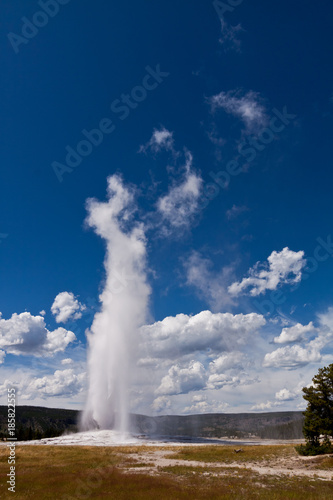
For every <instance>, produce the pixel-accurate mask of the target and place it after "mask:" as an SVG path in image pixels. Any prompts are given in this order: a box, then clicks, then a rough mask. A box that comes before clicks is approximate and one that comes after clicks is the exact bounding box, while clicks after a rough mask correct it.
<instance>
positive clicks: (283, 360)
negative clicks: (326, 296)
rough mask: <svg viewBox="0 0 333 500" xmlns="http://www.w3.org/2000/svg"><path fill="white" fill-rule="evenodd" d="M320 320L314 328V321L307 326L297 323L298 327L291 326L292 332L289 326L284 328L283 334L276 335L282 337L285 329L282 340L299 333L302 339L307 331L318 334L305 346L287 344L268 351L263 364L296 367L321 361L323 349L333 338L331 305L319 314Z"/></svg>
mask: <svg viewBox="0 0 333 500" xmlns="http://www.w3.org/2000/svg"><path fill="white" fill-rule="evenodd" d="M318 321H319V326H318V327H317V328H314V327H313V324H312V322H310V323H309V324H308V325H305V326H303V325H296V326H297V328H296V327H291V333H290V331H289V332H288V330H290V329H289V328H285V329H283V330H282V333H281V335H280V336H279V337H276V339H280V338H281V336H282V334H283V332H284V331H285V333H284V334H283V336H282V340H284V341H286V339H290V338H294V337H296V336H297V335H298V334H299V336H298V340H300V338H301V337H303V335H304V334H305V333H308V332H312V331H316V332H317V333H318V334H317V336H316V337H315V338H314V339H313V340H311V341H310V342H309V343H308V344H306V345H305V346H304V347H303V346H302V345H300V344H295V345H293V346H288V345H287V346H285V347H280V348H278V349H276V350H275V351H273V352H270V353H267V354H266V355H265V358H264V362H263V366H265V367H275V368H286V369H295V368H298V367H302V366H305V365H307V364H309V363H318V362H320V361H321V360H322V355H321V350H322V349H323V348H324V347H325V346H327V345H328V344H329V343H330V342H332V340H333V308H332V307H330V308H329V309H328V310H327V311H326V312H325V313H321V314H318ZM292 328H294V330H292ZM276 339H274V340H276ZM288 342H289V340H288Z"/></svg>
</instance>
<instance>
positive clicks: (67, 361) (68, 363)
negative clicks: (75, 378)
mask: <svg viewBox="0 0 333 500" xmlns="http://www.w3.org/2000/svg"><path fill="white" fill-rule="evenodd" d="M72 363H73V360H72V359H71V358H66V359H63V360H62V361H61V364H62V365H71V364H72Z"/></svg>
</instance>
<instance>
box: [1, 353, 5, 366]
mask: <svg viewBox="0 0 333 500" xmlns="http://www.w3.org/2000/svg"><path fill="white" fill-rule="evenodd" d="M5 356H6V353H5V351H1V350H0V365H1V364H2V363H3V362H4V359H5Z"/></svg>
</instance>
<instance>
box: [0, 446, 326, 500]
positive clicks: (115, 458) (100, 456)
mask: <svg viewBox="0 0 333 500" xmlns="http://www.w3.org/2000/svg"><path fill="white" fill-rule="evenodd" d="M189 448H190V447H184V448H183V447H180V448H179V449H178V450H177V453H178V455H179V456H180V455H181V456H182V457H183V458H184V456H189V454H191V455H193V454H195V460H197V461H198V460H200V461H202V462H203V463H202V467H188V466H186V465H177V461H175V462H174V464H175V465H171V466H170V465H169V466H168V467H155V468H154V475H152V473H151V472H149V471H147V470H145V468H144V467H145V463H146V464H147V462H149V461H150V462H151V455H152V452H153V451H154V448H146V447H119V448H112V447H81V446H77V447H74V446H73V447H70V446H63V447H61V446H54V447H52V446H22V447H19V446H18V447H17V463H16V472H17V483H16V493H15V494H13V493H10V492H8V491H7V485H6V482H5V481H6V479H4V478H5V476H6V474H7V472H8V463H7V456H8V455H7V449H6V447H0V457H1V464H0V471H1V478H2V479H1V483H0V497H1V499H6V498H15V499H20V500H21V499H22V500H28V499H29V500H31V499H36V500H39V499H43V500H44V499H45V500H48V499H52V500H54V499H57V500H65V499H66V500H73V499H83V498H85V499H88V498H101V499H103V498H105V499H116V500H118V499H119V500H132V499H134V500H135V499H137V500H141V499H142V500H149V499H154V500H156V499H158V500H167V499H170V500H171V499H172V500H175V499H176V500H177V499H179V500H182V499H191V500H201V499H214V500H215V499H216V500H220V499H221V500H227V499H231V500H236V499H242V500H243V499H244V500H252V499H257V498H262V499H264V500H266V499H267V500H282V499H283V500H285V499H302V500H305V499H310V500H312V499H313V500H317V499H319V498H320V499H333V488H332V483H331V482H324V481H320V480H316V479H315V480H313V479H308V478H296V477H295V478H286V477H275V476H263V475H259V474H257V473H255V472H253V471H251V470H249V469H244V468H242V469H241V468H237V467H232V468H231V469H230V468H228V469H227V468H223V462H225V463H226V462H227V461H228V460H229V459H231V456H233V455H232V453H234V452H233V450H232V448H229V447H191V448H190V449H189ZM251 448H255V450H250V449H248V448H245V450H246V451H244V453H243V454H241V453H239V454H237V460H238V459H242V460H245V461H246V459H247V457H249V455H250V454H253V458H254V457H256V458H255V460H266V459H268V458H269V457H272V456H273V455H274V456H275V457H279V456H281V457H282V456H283V455H285V454H286V453H287V454H288V453H292V451H291V450H292V448H291V447H283V446H282V447H274V449H271V447H264V446H263V447H260V448H259V447H251ZM158 450H159V453H160V452H162V453H163V454H164V456H167V455H170V451H171V450H170V448H168V449H164V450H162V449H161V448H159V449H158ZM239 455H242V457H240V456H239ZM191 458H193V456H192V457H191ZM208 458H209V460H208ZM253 458H252V459H253ZM205 461H207V462H208V461H209V462H213V461H215V462H216V461H219V462H221V467H220V466H219V467H218V470H217V468H216V467H215V468H211V467H209V466H207V467H206V466H205V463H204V462H205ZM327 466H329V464H327ZM129 467H130V468H133V469H135V470H134V472H133V471H130V472H129V471H128V468H129ZM150 468H152V467H150Z"/></svg>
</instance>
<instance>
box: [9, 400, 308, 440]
mask: <svg viewBox="0 0 333 500" xmlns="http://www.w3.org/2000/svg"><path fill="white" fill-rule="evenodd" d="M80 413H81V412H80V411H78V410H67V409H61V408H47V407H43V406H17V407H16V437H17V438H18V440H23V441H24V440H31V439H42V438H44V437H56V436H60V435H61V434H63V433H65V432H78V430H79V429H78V422H79V417H80ZM303 420H304V417H303V413H302V412H301V411H286V412H266V413H207V414H197V415H163V416H155V417H151V416H147V415H138V414H131V418H130V422H131V431H132V432H135V433H139V434H144V435H146V436H184V437H204V438H221V437H228V438H236V437H237V438H254V437H258V438H261V439H302V437H303V434H302V428H303ZM6 437H7V406H0V439H3V438H6Z"/></svg>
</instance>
